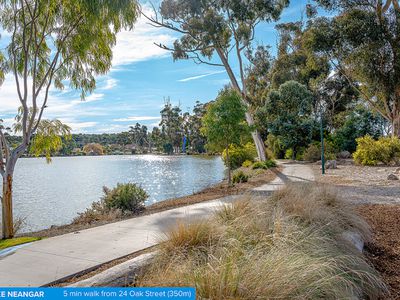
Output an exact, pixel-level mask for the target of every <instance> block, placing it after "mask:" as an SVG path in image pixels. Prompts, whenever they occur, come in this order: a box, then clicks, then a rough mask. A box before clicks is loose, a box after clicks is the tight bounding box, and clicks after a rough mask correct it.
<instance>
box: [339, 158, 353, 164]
mask: <svg viewBox="0 0 400 300" xmlns="http://www.w3.org/2000/svg"><path fill="white" fill-rule="evenodd" d="M337 164H338V165H341V166H352V165H354V160H353V159H351V158H347V159H338V160H337Z"/></svg>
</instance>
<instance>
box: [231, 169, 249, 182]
mask: <svg viewBox="0 0 400 300" xmlns="http://www.w3.org/2000/svg"><path fill="white" fill-rule="evenodd" d="M247 181H249V175H246V174H245V173H244V172H243V171H238V172H235V173H234V174H233V178H232V182H233V183H242V182H247Z"/></svg>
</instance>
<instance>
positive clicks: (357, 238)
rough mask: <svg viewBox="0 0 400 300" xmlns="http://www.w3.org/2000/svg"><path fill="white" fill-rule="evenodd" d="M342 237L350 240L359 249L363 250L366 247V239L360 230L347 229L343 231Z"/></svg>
mask: <svg viewBox="0 0 400 300" xmlns="http://www.w3.org/2000/svg"><path fill="white" fill-rule="evenodd" d="M342 239H344V240H345V241H347V242H349V243H350V244H351V245H353V246H354V248H356V249H357V250H358V251H360V252H362V251H363V248H364V240H363V238H362V236H361V235H360V234H359V233H358V232H354V231H349V230H347V231H345V232H343V233H342Z"/></svg>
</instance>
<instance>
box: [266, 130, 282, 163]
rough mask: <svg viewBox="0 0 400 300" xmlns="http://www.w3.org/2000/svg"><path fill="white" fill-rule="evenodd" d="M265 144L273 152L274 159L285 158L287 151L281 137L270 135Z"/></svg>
mask: <svg viewBox="0 0 400 300" xmlns="http://www.w3.org/2000/svg"><path fill="white" fill-rule="evenodd" d="M265 143H266V145H267V147H268V149H269V150H271V152H272V154H273V157H274V158H283V157H284V156H285V149H284V146H283V143H282V141H281V140H280V138H279V137H277V136H275V135H273V134H272V133H270V134H268V137H267V141H266V142H265Z"/></svg>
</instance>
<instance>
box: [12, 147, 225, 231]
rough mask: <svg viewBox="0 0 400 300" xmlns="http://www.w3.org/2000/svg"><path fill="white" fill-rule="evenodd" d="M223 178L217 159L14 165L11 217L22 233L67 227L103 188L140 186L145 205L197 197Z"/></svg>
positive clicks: (131, 158) (122, 158)
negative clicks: (19, 220)
mask: <svg viewBox="0 0 400 300" xmlns="http://www.w3.org/2000/svg"><path fill="white" fill-rule="evenodd" d="M223 175H224V166H223V162H222V160H221V159H220V158H219V157H213V158H203V157H192V156H154V155H142V156H98V157H59V158H53V162H52V163H51V164H49V165H48V164H46V162H45V160H44V159H37V158H25V159H20V160H19V161H18V163H17V166H16V170H15V179H14V211H15V214H16V215H17V216H22V217H24V218H26V223H27V226H26V228H25V229H24V231H31V230H40V229H44V228H48V227H50V226H51V225H61V224H67V223H69V222H70V221H71V220H72V219H73V218H74V217H75V216H76V215H77V213H78V212H81V211H84V210H85V208H87V207H89V206H90V204H91V203H92V202H93V201H97V200H99V198H100V196H101V195H102V187H103V186H104V185H105V186H108V187H113V186H115V185H116V184H117V183H118V182H121V183H126V182H134V183H139V184H141V185H142V187H143V188H144V189H145V190H146V191H147V193H148V194H149V195H150V197H149V200H148V202H147V204H151V203H154V202H157V201H161V200H165V199H169V198H173V197H180V196H185V195H189V194H192V193H193V192H197V191H199V190H201V189H203V188H205V187H207V186H209V185H212V184H215V183H218V182H219V181H221V180H222V178H223Z"/></svg>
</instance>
